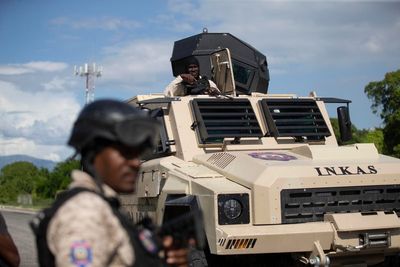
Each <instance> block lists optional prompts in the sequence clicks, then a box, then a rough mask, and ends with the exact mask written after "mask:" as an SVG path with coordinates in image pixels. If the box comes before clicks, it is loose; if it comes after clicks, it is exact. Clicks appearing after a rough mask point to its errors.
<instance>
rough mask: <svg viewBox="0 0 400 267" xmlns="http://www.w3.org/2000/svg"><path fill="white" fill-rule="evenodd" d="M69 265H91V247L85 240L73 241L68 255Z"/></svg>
mask: <svg viewBox="0 0 400 267" xmlns="http://www.w3.org/2000/svg"><path fill="white" fill-rule="evenodd" d="M69 257H70V260H71V263H72V264H74V265H75V266H77V267H86V266H88V265H89V264H90V263H92V259H93V255H92V247H91V246H90V244H89V243H88V242H87V241H85V240H80V241H75V242H74V243H72V245H71V251H70V254H69Z"/></svg>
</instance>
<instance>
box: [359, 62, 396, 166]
mask: <svg viewBox="0 0 400 267" xmlns="http://www.w3.org/2000/svg"><path fill="white" fill-rule="evenodd" d="M364 92H365V93H366V94H367V96H368V98H369V99H371V100H372V105H371V108H372V111H373V112H374V113H375V114H378V113H379V115H380V117H381V118H382V119H383V122H384V124H385V126H384V128H383V137H384V143H383V153H384V154H388V155H392V156H395V157H398V158H400V130H399V129H400V70H397V71H393V72H388V73H386V75H385V78H384V79H383V80H382V81H374V82H370V83H369V84H368V85H367V86H366V87H365V89H364Z"/></svg>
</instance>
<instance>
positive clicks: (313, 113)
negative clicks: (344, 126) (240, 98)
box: [261, 99, 331, 140]
mask: <svg viewBox="0 0 400 267" xmlns="http://www.w3.org/2000/svg"><path fill="white" fill-rule="evenodd" d="M261 107H262V109H263V111H264V115H265V118H266V121H267V125H268V129H269V133H270V134H271V135H272V136H274V137H275V138H278V137H294V138H298V139H302V138H306V139H307V140H324V139H325V137H327V136H330V135H331V133H330V131H329V129H328V126H327V125H326V123H325V120H324V118H323V117H322V114H321V111H320V109H319V108H318V106H317V103H316V102H315V100H313V99H263V100H261Z"/></svg>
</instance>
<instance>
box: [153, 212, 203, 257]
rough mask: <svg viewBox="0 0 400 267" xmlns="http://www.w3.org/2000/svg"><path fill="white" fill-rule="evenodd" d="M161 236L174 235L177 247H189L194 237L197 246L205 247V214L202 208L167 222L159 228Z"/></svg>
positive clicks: (200, 248)
mask: <svg viewBox="0 0 400 267" xmlns="http://www.w3.org/2000/svg"><path fill="white" fill-rule="evenodd" d="M158 234H159V236H161V237H165V236H168V235H170V236H172V238H173V240H174V244H173V246H174V247H175V248H180V247H187V246H188V241H189V240H190V239H194V240H195V242H196V248H197V249H199V250H203V249H204V247H205V236H204V225H203V215H202V213H201V211H200V210H195V211H190V212H188V213H185V214H183V215H181V216H179V217H176V218H174V219H171V220H169V221H167V222H165V223H164V224H163V225H162V226H161V228H160V229H159V230H158Z"/></svg>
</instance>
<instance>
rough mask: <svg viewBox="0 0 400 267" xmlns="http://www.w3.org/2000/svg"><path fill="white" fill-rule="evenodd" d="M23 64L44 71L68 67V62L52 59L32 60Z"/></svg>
mask: <svg viewBox="0 0 400 267" xmlns="http://www.w3.org/2000/svg"><path fill="white" fill-rule="evenodd" d="M22 66H24V67H27V68H29V69H32V70H35V71H44V72H54V71H61V70H65V69H66V68H68V64H66V63H64V62H52V61H32V62H28V63H25V64H22Z"/></svg>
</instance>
